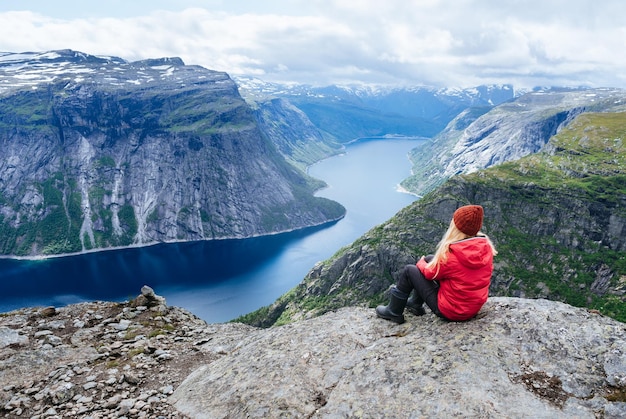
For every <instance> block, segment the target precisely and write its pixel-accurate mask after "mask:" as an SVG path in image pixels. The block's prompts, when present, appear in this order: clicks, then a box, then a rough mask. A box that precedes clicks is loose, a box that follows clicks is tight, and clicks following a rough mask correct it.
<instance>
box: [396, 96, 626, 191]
mask: <svg viewBox="0 0 626 419" xmlns="http://www.w3.org/2000/svg"><path fill="white" fill-rule="evenodd" d="M625 108H626V91H624V90H623V89H593V90H573V91H558V90H557V91H546V92H532V93H527V94H525V95H523V96H521V97H519V98H517V99H515V100H511V101H509V102H505V103H503V104H501V105H499V106H496V107H495V108H493V109H488V108H484V107H483V108H480V107H478V108H473V109H467V110H465V111H463V112H462V113H461V114H459V115H458V116H457V117H456V118H455V119H454V120H452V121H451V122H450V124H448V126H447V127H446V129H445V130H443V131H442V132H441V133H440V134H438V135H437V136H436V137H435V138H434V139H433V142H432V143H430V144H426V145H424V146H423V147H420V148H418V149H415V150H414V151H413V152H412V154H411V160H412V161H413V164H414V166H413V170H412V171H413V175H412V176H411V177H410V178H408V179H406V180H405V181H403V182H402V186H403V187H405V188H406V189H408V190H410V191H411V192H414V193H416V194H419V195H423V194H425V193H427V192H429V191H431V190H433V189H434V188H435V187H437V186H438V185H440V184H442V183H443V182H444V181H445V180H446V179H448V178H450V177H451V176H454V175H457V174H462V173H472V172H475V171H477V170H480V169H484V168H487V167H491V166H494V165H497V164H500V163H503V162H506V161H512V160H517V159H519V158H521V157H523V156H527V155H529V154H532V153H536V152H537V151H539V150H540V149H541V148H542V147H543V146H544V145H545V144H546V143H547V142H548V140H549V139H550V137H552V136H553V135H554V134H556V133H558V132H559V131H560V130H561V129H562V128H563V127H565V126H567V125H568V124H569V123H570V122H571V121H572V120H573V119H574V118H575V117H576V116H577V115H579V114H581V113H584V112H618V111H623V110H624V109H625Z"/></svg>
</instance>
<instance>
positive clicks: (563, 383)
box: [170, 298, 626, 418]
mask: <svg viewBox="0 0 626 419" xmlns="http://www.w3.org/2000/svg"><path fill="white" fill-rule="evenodd" d="M624 348H626V327H625V325H624V324H623V323H619V322H616V321H614V320H610V319H607V318H603V317H600V316H598V315H596V314H592V313H589V312H587V311H586V310H582V309H575V308H572V307H570V306H567V305H564V304H561V303H555V302H550V301H546V300H522V299H511V298H492V299H490V301H488V302H487V304H486V305H485V306H484V307H483V309H482V310H481V312H480V313H479V315H478V317H477V318H476V319H474V320H472V321H469V322H466V323H447V322H444V321H442V320H441V319H439V318H437V317H436V316H434V315H432V314H430V313H429V314H427V315H425V316H423V317H414V316H408V323H406V324H404V325H401V326H397V325H394V324H392V323H390V322H387V321H385V320H381V319H377V318H376V317H375V314H374V310H373V309H364V308H345V309H341V310H339V311H337V312H333V313H329V314H326V315H324V316H322V317H318V318H315V319H311V320H306V321H302V322H298V323H294V324H290V325H286V326H281V327H276V328H272V329H268V330H267V331H264V332H257V333H255V334H253V335H250V336H248V337H246V338H245V339H243V340H242V341H241V342H240V343H239V344H237V345H236V347H234V348H232V352H230V353H228V354H227V355H225V356H224V357H222V358H220V359H218V360H216V361H215V362H213V363H211V364H209V365H205V366H202V367H200V368H199V369H198V370H196V371H194V372H193V373H192V374H191V375H190V376H189V377H188V378H187V379H186V380H185V381H184V382H183V383H182V384H181V385H180V386H179V387H178V388H177V389H176V390H175V391H174V393H173V394H172V396H171V397H170V400H171V401H172V402H173V403H174V405H175V406H176V408H177V409H178V410H179V411H181V412H183V413H185V414H188V415H190V416H191V417H194V418H230V417H264V418H277V417H309V418H339V417H371V418H377V417H393V418H406V417H502V418H528V417H551V418H572V417H577V418H597V417H605V418H618V417H622V416H623V415H624V414H626V400H625V398H624V389H625V386H626V351H625V350H624Z"/></svg>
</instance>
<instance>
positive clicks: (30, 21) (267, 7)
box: [0, 0, 626, 87]
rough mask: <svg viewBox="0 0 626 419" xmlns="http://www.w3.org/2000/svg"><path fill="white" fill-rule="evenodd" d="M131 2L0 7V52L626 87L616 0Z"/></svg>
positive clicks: (286, 74) (387, 78) (281, 74)
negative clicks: (65, 8) (126, 6)
mask: <svg viewBox="0 0 626 419" xmlns="http://www.w3.org/2000/svg"><path fill="white" fill-rule="evenodd" d="M22 3H23V2H19V3H16V2H14V3H13V4H14V5H15V4H22ZM29 3H31V2H29ZM29 3H27V4H29ZM33 3H37V2H33ZM57 3H60V4H63V3H64V2H55V4H57ZM89 3H92V2H89ZM113 3H115V2H113ZM172 3H177V4H179V6H177V7H180V9H177V8H175V7H173V6H171V4H172ZM42 4H43V3H42ZM84 4H85V2H81V5H83V6H84ZM133 4H134V5H135V6H134V7H133V9H132V13H130V14H129V15H128V16H123V15H122V14H121V12H120V10H118V9H116V10H115V13H113V12H110V13H107V11H106V10H92V11H87V10H82V11H81V12H80V13H79V12H77V11H74V12H73V13H72V14H71V15H69V16H71V17H67V18H61V17H59V16H60V12H58V11H57V12H55V16H56V17H51V16H50V11H47V12H46V13H47V14H48V15H46V14H39V13H35V12H33V11H31V12H19V13H18V12H11V11H5V12H3V11H2V10H3V9H2V8H1V7H0V50H3V51H13V52H21V51H44V50H52V49H65V48H71V49H75V50H79V51H83V52H86V53H90V54H96V55H116V56H119V57H122V58H124V59H127V60H131V61H132V60H138V59H143V58H155V57H165V56H179V57H181V58H182V59H183V60H184V61H185V62H186V63H187V64H198V65H202V66H204V67H207V68H211V69H215V70H220V71H226V72H229V73H231V74H241V73H247V74H254V75H258V76H260V77H261V78H265V79H267V80H270V81H271V80H275V81H297V82H304V83H311V84H329V83H345V82H350V81H354V82H368V83H372V82H379V83H398V84H439V85H460V86H472V85H477V84H483V83H514V84H516V85H519V86H526V87H530V86H534V85H582V84H587V85H593V86H616V87H626V71H625V70H624V69H625V68H626V56H625V55H624V54H622V51H624V50H625V47H626V24H625V23H624V21H623V19H622V18H621V16H623V15H624V12H626V7H625V6H624V4H625V3H623V1H621V0H604V1H602V2H599V1H590V0H579V1H571V0H570V1H564V0H554V1H545V0H527V1H514V2H502V1H499V0H482V1H481V0H458V1H450V0H448V1H444V0H420V1H404V0H390V1H386V2H381V1H379V0H360V1H358V2H355V1H353V0H335V1H329V0H308V1H305V0H292V1H280V0H273V1H272V0H270V1H264V2H253V3H250V2H242V1H231V2H225V1H218V0H213V1H209V0H205V1H202V0H195V1H194V0H184V1H181V2H163V1H154V2H147V3H142V2H141V1H135V2H133ZM138 4H143V5H144V7H146V9H145V10H146V11H145V12H143V13H142V12H141V9H140V8H139V7H138ZM150 4H153V5H155V6H154V7H158V8H160V9H161V10H155V9H152V10H151V9H149V8H147V7H148V5H150ZM188 6H194V7H188ZM253 7H254V8H253ZM166 9H169V10H166ZM14 10H16V9H14ZM100 15H101V16H102V17H98V16H100Z"/></svg>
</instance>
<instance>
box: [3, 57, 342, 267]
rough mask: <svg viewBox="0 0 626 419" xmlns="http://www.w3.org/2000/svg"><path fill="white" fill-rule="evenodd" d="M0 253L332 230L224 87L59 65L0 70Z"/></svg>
mask: <svg viewBox="0 0 626 419" xmlns="http://www.w3.org/2000/svg"><path fill="white" fill-rule="evenodd" d="M0 71H1V72H2V78H3V80H4V81H5V83H4V84H3V85H2V87H0V89H1V90H0V150H1V151H2V152H1V153H0V188H1V195H0V220H1V224H0V229H1V231H0V248H1V249H0V250H1V253H2V254H5V255H24V256H31V255H41V254H57V253H68V252H80V251H84V250H89V249H100V248H106V247H110V246H126V245H143V244H149V243H154V242H163V241H173V240H200V239H219V238H243V237H251V236H256V235H263V234H270V233H276V232H281V231H288V230H292V229H297V228H302V227H306V226H311V225H319V224H323V223H325V222H328V221H331V220H336V219H338V218H340V217H342V216H343V214H344V209H343V208H342V207H341V206H340V205H339V204H337V203H335V202H332V201H329V200H326V199H322V198H315V197H313V195H312V194H313V192H314V189H315V187H316V186H315V185H316V183H315V182H313V181H312V180H311V179H310V178H308V177H306V176H305V175H304V174H303V173H302V172H301V171H299V170H297V169H295V168H294V167H293V166H291V165H290V164H288V163H287V162H286V161H285V160H284V158H283V157H282V156H281V155H280V154H279V153H278V152H277V150H276V148H275V147H274V145H273V144H272V143H271V142H270V141H269V140H268V139H267V137H266V136H264V135H263V134H262V132H261V130H260V129H259V126H258V124H257V122H256V119H255V117H254V114H253V112H252V110H251V109H250V107H249V106H248V105H247V104H246V103H245V102H244V100H243V99H242V98H241V97H240V96H239V94H238V91H237V87H236V85H235V84H234V83H233V81H232V80H231V79H230V78H229V77H228V75H226V74H225V73H220V72H215V71H210V70H207V69H204V68H201V67H197V66H186V65H184V63H182V61H180V60H179V59H160V60H146V61H140V62H134V63H129V62H126V61H124V60H121V59H119V58H110V57H108V58H101V57H93V56H89V55H85V54H81V53H77V52H73V51H57V52H51V53H46V54H9V55H4V56H2V57H0Z"/></svg>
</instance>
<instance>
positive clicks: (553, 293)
mask: <svg viewBox="0 0 626 419" xmlns="http://www.w3.org/2000/svg"><path fill="white" fill-rule="evenodd" d="M620 106H621V105H620ZM548 114H549V113H548ZM529 126H530V127H535V125H533V124H526V123H525V122H524V121H523V120H522V121H521V122H520V126H519V129H520V130H522V131H523V130H524V129H527V127H529ZM504 128H505V129H503V132H502V135H501V136H498V132H497V129H496V130H494V131H493V132H491V133H490V138H491V139H492V141H493V143H494V144H500V143H504V142H506V141H508V140H509V134H510V133H511V132H512V131H511V128H512V127H511V126H510V125H508V124H505V125H504ZM519 136H520V137H525V136H526V134H524V133H523V132H522V133H521V134H519ZM625 138H626V112H585V113H581V114H579V115H578V116H576V117H575V118H573V119H572V121H571V122H570V123H569V124H567V126H565V127H562V128H561V130H560V131H559V132H558V134H556V135H554V136H552V137H550V139H549V141H548V142H547V144H545V145H544V146H543V148H542V149H541V150H540V151H538V152H536V153H534V154H529V155H527V156H525V157H522V158H520V159H518V160H514V161H510V162H506V163H502V164H500V165H495V166H492V167H490V168H487V169H482V170H477V171H475V172H473V173H471V174H465V175H455V176H452V177H451V178H449V179H448V180H447V181H446V182H445V183H443V184H442V185H441V186H439V187H437V188H435V189H433V190H432V191H431V192H429V193H427V194H426V195H425V196H424V197H423V198H421V199H420V200H418V201H416V202H415V203H413V204H411V205H410V206H408V207H406V208H404V209H403V210H401V211H400V212H398V214H396V215H395V216H394V217H392V218H391V219H390V220H388V221H387V222H385V223H383V224H381V225H379V226H376V227H374V228H373V229H371V230H370V231H369V232H367V233H366V234H365V235H363V236H362V237H360V238H359V239H357V240H356V241H355V242H354V243H352V244H351V245H349V246H346V247H345V248H343V249H340V250H339V251H338V252H337V253H336V254H335V255H334V256H333V257H331V258H330V259H328V260H326V261H323V262H320V263H319V264H317V265H316V266H315V267H313V268H312V269H311V271H310V272H309V273H308V274H307V275H306V277H305V278H304V280H303V281H302V283H300V284H299V285H298V286H297V287H295V288H294V289H292V290H291V291H289V292H288V293H287V294H285V295H283V296H281V297H280V298H279V299H278V300H277V301H276V302H275V303H273V304H272V305H270V306H267V307H263V308H261V309H259V310H258V311H256V312H254V313H251V314H249V315H246V316H243V317H242V318H241V319H240V320H241V321H244V322H246V323H249V324H252V325H257V326H269V325H274V324H284V323H289V322H292V321H294V320H299V319H303V318H309V317H312V316H316V315H319V314H322V313H325V312H328V311H330V310H334V309H337V308H340V307H345V306H353V305H358V304H366V305H370V306H375V305H376V304H379V303H381V302H386V301H387V298H388V297H387V295H386V292H387V290H388V288H389V286H390V285H391V284H392V283H394V282H395V281H396V278H397V275H398V274H399V272H400V270H401V269H402V267H403V266H404V265H405V264H409V263H415V262H416V260H417V259H418V258H419V257H420V256H421V255H426V254H429V253H433V252H434V248H435V246H436V244H437V242H438V241H439V239H440V238H441V236H442V235H443V233H444V232H445V230H446V228H447V226H448V224H449V222H450V217H451V216H452V213H453V212H454V210H455V209H456V208H457V207H459V206H461V205H464V204H468V203H478V204H481V205H483V207H484V208H485V222H484V232H485V233H487V234H488V235H489V236H490V237H491V238H492V240H493V241H494V243H495V245H496V247H497V248H498V250H499V254H498V255H497V256H496V259H495V261H494V264H495V266H494V275H493V280H492V286H491V289H490V294H491V295H494V296H515V297H528V298H547V299H550V300H557V301H563V302H566V303H569V304H572V305H575V306H579V307H588V308H590V309H594V310H599V311H600V312H601V313H603V314H606V315H609V316H611V317H614V318H616V319H618V320H620V321H626V259H625V258H624V254H625V252H626V148H625V147H626V143H625V141H624V139H625Z"/></svg>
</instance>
